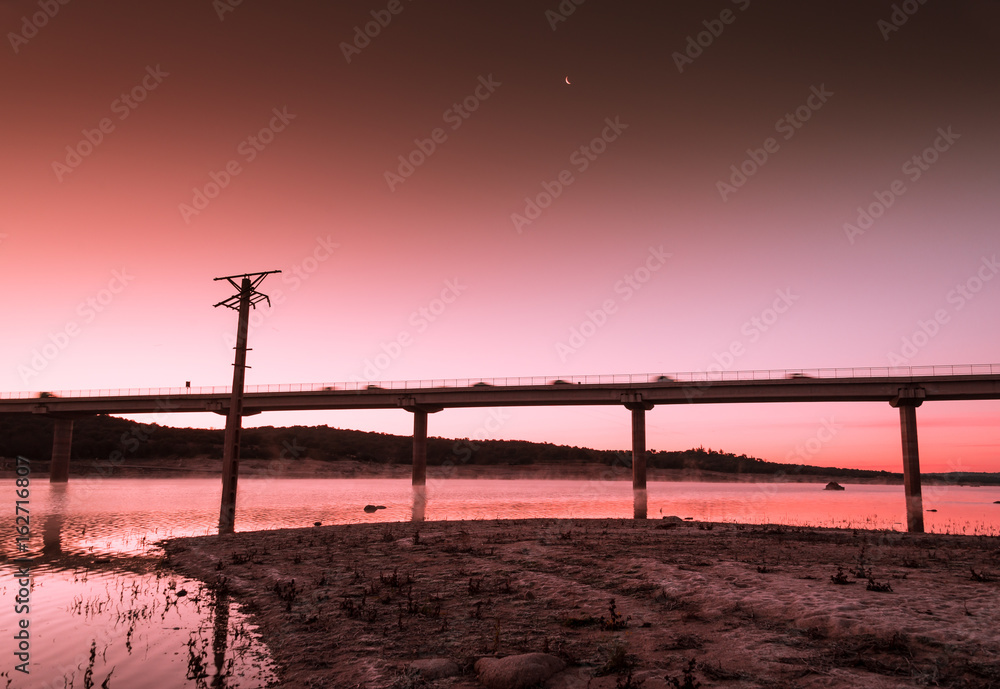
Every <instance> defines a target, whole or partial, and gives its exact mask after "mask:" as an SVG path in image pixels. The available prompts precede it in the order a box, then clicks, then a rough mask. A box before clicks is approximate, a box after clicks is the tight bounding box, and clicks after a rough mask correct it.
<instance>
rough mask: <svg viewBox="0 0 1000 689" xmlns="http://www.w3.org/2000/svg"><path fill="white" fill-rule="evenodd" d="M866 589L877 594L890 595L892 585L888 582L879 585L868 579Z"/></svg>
mask: <svg viewBox="0 0 1000 689" xmlns="http://www.w3.org/2000/svg"><path fill="white" fill-rule="evenodd" d="M866 588H867V589H868V590H869V591H878V592H879V593H892V584H890V583H889V582H888V581H887V582H885V583H879V582H877V581H875V580H874V579H869V580H868V586H867V587H866Z"/></svg>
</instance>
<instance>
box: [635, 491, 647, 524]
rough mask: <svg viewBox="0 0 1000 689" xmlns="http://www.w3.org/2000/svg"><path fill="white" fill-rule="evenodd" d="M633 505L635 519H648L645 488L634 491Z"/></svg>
mask: <svg viewBox="0 0 1000 689" xmlns="http://www.w3.org/2000/svg"><path fill="white" fill-rule="evenodd" d="M632 505H633V514H634V515H635V519H645V518H646V489H645V488H633V489H632Z"/></svg>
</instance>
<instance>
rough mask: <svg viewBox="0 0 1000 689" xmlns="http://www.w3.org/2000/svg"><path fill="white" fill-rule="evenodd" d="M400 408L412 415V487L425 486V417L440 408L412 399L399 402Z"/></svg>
mask: <svg viewBox="0 0 1000 689" xmlns="http://www.w3.org/2000/svg"><path fill="white" fill-rule="evenodd" d="M400 406H401V407H403V409H405V410H406V411H408V412H411V413H412V414H413V485H414V486H424V485H427V415H428V414H433V413H435V412H439V411H441V409H442V407H431V406H427V405H424V404H416V402H415V401H414V400H413V398H412V397H411V398H405V399H402V400H400Z"/></svg>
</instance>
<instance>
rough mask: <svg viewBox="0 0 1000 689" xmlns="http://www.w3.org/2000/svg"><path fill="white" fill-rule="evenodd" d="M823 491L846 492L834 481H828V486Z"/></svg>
mask: <svg viewBox="0 0 1000 689" xmlns="http://www.w3.org/2000/svg"><path fill="white" fill-rule="evenodd" d="M823 490H847V489H846V488H844V487H843V486H842V485H840V484H839V483H837V482H836V481H830V482H829V483H828V484H826V488H824V489H823Z"/></svg>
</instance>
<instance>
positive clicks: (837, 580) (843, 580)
mask: <svg viewBox="0 0 1000 689" xmlns="http://www.w3.org/2000/svg"><path fill="white" fill-rule="evenodd" d="M830 581H832V582H833V583H834V584H839V585H841V586H843V585H845V584H853V583H854V582H853V581H851V580H850V579H848V578H847V575H846V574H844V568H843V567H837V573H836V574H831V575H830Z"/></svg>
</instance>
